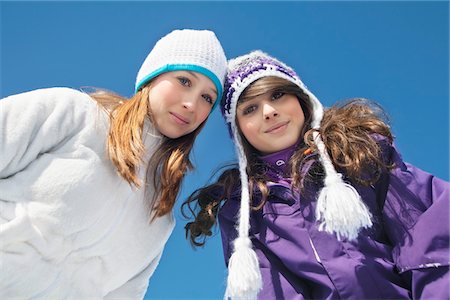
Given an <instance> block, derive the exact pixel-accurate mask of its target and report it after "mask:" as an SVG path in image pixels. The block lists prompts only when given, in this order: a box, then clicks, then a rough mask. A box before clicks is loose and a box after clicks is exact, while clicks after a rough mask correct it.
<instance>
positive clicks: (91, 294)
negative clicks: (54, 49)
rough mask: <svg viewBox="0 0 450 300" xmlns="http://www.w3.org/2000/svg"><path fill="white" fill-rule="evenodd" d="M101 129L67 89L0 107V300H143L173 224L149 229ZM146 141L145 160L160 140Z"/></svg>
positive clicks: (93, 113) (98, 119)
mask: <svg viewBox="0 0 450 300" xmlns="http://www.w3.org/2000/svg"><path fill="white" fill-rule="evenodd" d="M108 127H109V119H108V116H107V114H106V113H105V112H104V111H103V110H102V109H101V108H100V107H99V106H98V105H97V103H96V102H95V101H94V100H93V99H91V98H90V97H89V96H88V95H86V94H84V93H82V92H79V91H76V90H72V89H68V88H49V89H41V90H35V91H31V92H27V93H23V94H18V95H14V96H10V97H7V98H4V99H2V100H0V134H1V135H0V205H1V206H0V251H1V252H0V299H30V298H33V299H142V298H143V296H144V294H145V291H146V289H147V286H148V280H149V278H150V276H151V275H152V273H153V272H154V270H155V268H156V266H157V265H158V262H159V260H160V258H161V254H162V252H163V248H164V245H165V243H166V241H167V240H168V238H169V236H170V234H171V232H172V230H173V228H174V225H175V221H174V218H173V216H172V214H168V215H166V216H164V217H161V218H157V219H156V220H154V221H153V222H151V223H150V221H149V213H148V208H147V207H146V204H145V201H144V189H136V188H132V187H130V185H129V184H128V183H127V182H126V181H125V180H123V179H122V178H121V177H120V176H119V175H118V174H117V173H116V170H115V168H114V166H113V165H112V163H111V162H110V160H109V159H108V157H107V154H106V137H107V133H108ZM147 128H152V127H151V126H147ZM145 131H146V136H145V145H146V148H147V153H148V157H149V156H150V155H151V153H152V151H153V150H154V149H155V146H156V145H157V144H158V143H159V141H160V137H159V136H158V135H157V134H156V135H155V134H151V133H150V132H149V130H145ZM152 131H154V129H153V130H152ZM148 157H147V158H146V159H148ZM144 176H145V170H144V168H142V170H140V178H141V180H145V178H144Z"/></svg>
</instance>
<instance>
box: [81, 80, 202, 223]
mask: <svg viewBox="0 0 450 300" xmlns="http://www.w3.org/2000/svg"><path fill="white" fill-rule="evenodd" d="M150 89H151V83H150V84H147V85H146V86H145V87H143V88H142V89H140V90H139V91H138V92H137V93H136V94H135V95H134V96H132V97H131V98H130V99H127V98H125V97H122V96H120V95H118V94H115V93H113V92H110V91H105V90H96V91H94V92H92V93H90V94H89V95H90V96H91V97H92V98H93V99H95V100H96V101H97V102H98V103H99V104H100V105H101V107H103V108H104V109H105V110H106V111H107V112H108V114H109V117H110V128H109V133H108V140H107V151H108V156H109V158H110V160H111V161H112V163H113V164H114V166H115V167H116V169H117V172H118V173H119V175H120V176H121V177H123V178H124V179H125V180H126V181H127V182H128V183H129V184H130V185H132V186H135V187H136V188H140V187H141V186H142V184H144V186H145V189H146V192H145V194H146V198H147V200H148V202H147V204H148V207H149V216H151V217H152V218H154V217H160V216H163V215H165V214H167V213H169V212H170V211H171V210H172V208H173V206H174V204H175V200H176V198H177V196H178V192H179V190H180V187H181V183H182V180H183V178H184V175H185V173H186V172H187V171H188V170H192V169H193V165H192V163H191V161H190V159H189V155H190V152H191V150H192V147H193V145H194V141H195V138H196V137H197V135H198V134H199V133H200V131H201V129H202V128H203V126H204V123H205V122H203V123H202V124H201V125H200V126H199V127H198V128H197V129H196V130H194V131H193V132H191V133H190V134H187V135H184V136H181V137H179V138H177V139H170V138H167V137H164V136H163V137H162V141H161V143H160V145H159V146H158V147H157V149H156V150H155V152H154V153H153V154H152V155H151V157H150V159H149V161H148V162H145V161H144V155H145V151H146V149H145V146H144V141H143V135H144V132H143V130H144V122H145V120H146V119H147V118H148V119H149V120H150V121H151V122H153V119H152V114H151V110H150V107H149V105H148V96H149V91H150ZM143 163H147V166H146V167H147V172H146V178H145V182H144V183H142V182H141V181H140V179H139V176H138V169H139V167H142V164H143ZM152 178H153V179H152ZM149 186H153V188H154V192H153V193H152V195H149V189H148V187H149Z"/></svg>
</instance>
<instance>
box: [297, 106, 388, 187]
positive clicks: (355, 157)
mask: <svg viewBox="0 0 450 300" xmlns="http://www.w3.org/2000/svg"><path fill="white" fill-rule="evenodd" d="M319 131H320V135H321V137H322V140H323V142H324V144H325V146H326V148H327V150H328V154H329V155H330V158H331V160H332V162H333V164H334V166H335V168H336V169H337V170H343V171H344V172H345V173H346V174H347V176H348V177H349V178H350V180H352V181H355V182H356V183H358V184H362V185H366V186H367V185H370V184H373V183H375V182H376V181H377V180H378V179H379V177H380V175H381V174H382V172H384V171H386V170H388V169H389V168H391V167H392V166H390V165H386V163H385V162H384V161H383V158H382V155H381V148H380V146H379V144H378V141H377V139H376V138H375V136H376V135H378V136H383V137H385V138H387V140H388V142H389V143H392V142H393V136H392V132H391V128H390V126H389V121H388V116H387V114H386V112H385V111H384V110H383V108H382V107H380V106H379V105H378V104H377V103H375V102H373V101H370V100H368V99H364V98H355V99H350V100H347V101H344V102H342V103H338V104H336V105H334V106H332V107H330V108H329V109H327V110H325V113H324V116H323V119H322V122H321V124H320V130H319ZM304 139H305V142H306V144H308V145H309V146H310V147H311V149H313V150H315V145H314V142H313V137H312V130H309V131H308V132H307V133H306V134H305V137H304Z"/></svg>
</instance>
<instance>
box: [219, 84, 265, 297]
mask: <svg viewBox="0 0 450 300" xmlns="http://www.w3.org/2000/svg"><path fill="white" fill-rule="evenodd" d="M233 84H234V85H235V86H236V87H237V88H239V87H238V86H239V85H240V84H242V82H241V81H240V80H239V81H235V82H234V83H233ZM239 95H240V93H236V94H234V95H233V96H232V97H233V99H232V105H231V107H230V114H229V115H228V116H232V117H229V118H228V119H227V121H228V122H229V123H230V126H231V131H232V134H233V138H234V141H235V143H234V144H235V149H236V152H237V155H238V160H239V174H240V180H241V202H240V209H239V211H240V213H239V219H238V225H237V230H238V237H237V238H236V239H235V240H234V242H233V247H234V249H233V254H232V255H231V257H230V260H229V262H228V279H227V289H226V291H225V299H228V298H231V299H256V297H257V295H258V292H259V291H260V290H261V288H262V277H261V273H260V271H259V262H258V256H257V255H256V253H255V251H254V250H253V248H252V242H251V240H250V238H249V230H250V221H249V220H250V192H249V184H248V174H247V170H246V169H247V158H246V156H245V152H244V148H243V146H242V145H243V144H242V139H241V137H240V135H239V133H238V129H237V125H236V120H235V116H236V109H237V100H238V97H239Z"/></svg>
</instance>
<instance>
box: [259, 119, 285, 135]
mask: <svg viewBox="0 0 450 300" xmlns="http://www.w3.org/2000/svg"><path fill="white" fill-rule="evenodd" d="M287 124H289V121H284V122H280V123H277V124H275V125H273V126H272V127H270V128H269V129H267V130H266V131H264V133H276V132H279V131H281V130H283V129H284V128H286V126H287Z"/></svg>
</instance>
